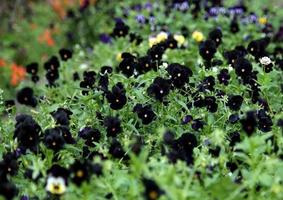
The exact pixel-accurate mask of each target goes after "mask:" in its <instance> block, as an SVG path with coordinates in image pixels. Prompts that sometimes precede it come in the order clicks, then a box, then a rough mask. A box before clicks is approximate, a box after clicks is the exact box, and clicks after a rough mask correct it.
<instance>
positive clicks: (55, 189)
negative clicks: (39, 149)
mask: <svg viewBox="0 0 283 200" xmlns="http://www.w3.org/2000/svg"><path fill="white" fill-rule="evenodd" d="M47 173H48V177H47V181H46V187H45V189H46V191H47V192H48V193H51V194H53V195H56V196H57V197H58V196H60V195H62V194H64V193H65V192H66V190H67V184H68V177H69V174H70V172H69V171H68V170H67V169H66V168H64V167H61V166H59V165H53V166H52V167H51V168H50V169H49V170H47Z"/></svg>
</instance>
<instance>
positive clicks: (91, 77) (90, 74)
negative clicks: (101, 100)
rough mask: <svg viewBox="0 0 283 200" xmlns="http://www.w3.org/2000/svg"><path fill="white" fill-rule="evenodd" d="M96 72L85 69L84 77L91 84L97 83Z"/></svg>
mask: <svg viewBox="0 0 283 200" xmlns="http://www.w3.org/2000/svg"><path fill="white" fill-rule="evenodd" d="M95 76H96V73H95V72H94V71H84V73H83V78H84V81H86V82H87V83H88V84H89V85H91V86H92V85H93V84H94V83H95Z"/></svg>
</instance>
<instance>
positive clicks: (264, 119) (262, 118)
mask: <svg viewBox="0 0 283 200" xmlns="http://www.w3.org/2000/svg"><path fill="white" fill-rule="evenodd" d="M257 118H258V129H259V130H261V131H262V132H269V131H271V128H272V125H273V123H272V119H271V117H270V116H269V115H268V114H267V113H266V111H265V110H263V109H261V110H259V111H258V113H257Z"/></svg>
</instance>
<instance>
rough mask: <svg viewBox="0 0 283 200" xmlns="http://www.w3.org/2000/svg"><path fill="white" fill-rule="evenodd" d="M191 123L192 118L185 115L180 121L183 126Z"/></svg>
mask: <svg viewBox="0 0 283 200" xmlns="http://www.w3.org/2000/svg"><path fill="white" fill-rule="evenodd" d="M192 121H193V116H192V115H186V116H185V117H183V119H182V124H183V125H185V124H188V123H191V122H192Z"/></svg>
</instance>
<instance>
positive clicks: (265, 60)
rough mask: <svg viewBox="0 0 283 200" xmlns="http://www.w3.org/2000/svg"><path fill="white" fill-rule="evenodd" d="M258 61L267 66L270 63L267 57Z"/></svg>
mask: <svg viewBox="0 0 283 200" xmlns="http://www.w3.org/2000/svg"><path fill="white" fill-rule="evenodd" d="M259 61H260V63H261V64H262V65H269V64H270V63H271V60H270V58H269V57H267V56H264V57H262V58H260V59H259Z"/></svg>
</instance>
